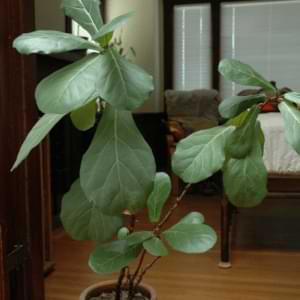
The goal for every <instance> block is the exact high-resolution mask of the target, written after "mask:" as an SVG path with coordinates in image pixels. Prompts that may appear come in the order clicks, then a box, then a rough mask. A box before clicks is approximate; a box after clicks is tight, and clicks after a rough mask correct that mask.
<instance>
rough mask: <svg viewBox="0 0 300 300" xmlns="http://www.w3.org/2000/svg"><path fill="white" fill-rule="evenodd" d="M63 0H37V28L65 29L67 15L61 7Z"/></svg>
mask: <svg viewBox="0 0 300 300" xmlns="http://www.w3.org/2000/svg"><path fill="white" fill-rule="evenodd" d="M61 2H62V0H35V25H36V29H52V30H60V31H65V17H64V14H63V11H62V9H61V8H60V6H61Z"/></svg>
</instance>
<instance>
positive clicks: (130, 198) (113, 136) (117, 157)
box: [80, 106, 155, 215]
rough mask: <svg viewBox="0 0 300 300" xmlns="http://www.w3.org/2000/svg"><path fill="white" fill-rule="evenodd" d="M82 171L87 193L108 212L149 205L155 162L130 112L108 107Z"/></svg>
mask: <svg viewBox="0 0 300 300" xmlns="http://www.w3.org/2000/svg"><path fill="white" fill-rule="evenodd" d="M80 174H81V175H80V178H81V185H82V187H83V189H84V191H85V194H86V195H87V196H88V198H89V199H90V200H94V201H96V202H97V204H98V205H99V207H101V209H103V211H105V212H106V213H107V214H112V215H114V214H118V213H120V212H122V211H123V210H124V209H129V210H130V211H131V212H132V213H135V212H137V211H138V210H139V209H141V208H144V207H145V205H146V201H147V198H148V196H149V194H150V192H151V190H152V186H153V180H154V176H155V161H154V157H153V154H152V151H151V149H150V147H149V146H148V145H147V144H146V142H145V141H144V139H143V137H142V136H141V134H140V132H139V131H138V129H137V128H136V125H135V123H134V121H133V118H132V115H131V113H130V112H128V111H118V110H115V109H113V108H112V107H111V106H107V107H106V109H105V111H104V114H103V118H102V120H101V122H100V124H99V127H98V129H97V132H96V134H95V137H94V139H93V142H92V144H91V146H90V148H89V150H88V151H87V152H86V154H85V155H84V157H83V161H82V164H81V170H80Z"/></svg>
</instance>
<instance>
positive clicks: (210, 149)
mask: <svg viewBox="0 0 300 300" xmlns="http://www.w3.org/2000/svg"><path fill="white" fill-rule="evenodd" d="M234 130H235V128H234V127H233V126H226V127H225V126H220V127H215V128H211V129H207V130H201V131H198V132H196V133H193V134H192V135H190V136H189V137H187V138H186V139H183V140H182V141H180V142H179V143H178V144H177V147H176V152H175V155H174V156H173V160H172V169H173V171H174V173H175V174H177V175H178V176H179V177H180V178H181V179H182V180H183V181H185V182H188V183H196V182H199V181H202V180H204V179H206V178H208V177H210V176H211V175H213V174H214V173H215V172H217V171H219V170H220V169H221V168H222V167H223V164H224V161H225V143H226V140H227V138H228V136H229V135H230V134H231V133H232V132H233V131H234Z"/></svg>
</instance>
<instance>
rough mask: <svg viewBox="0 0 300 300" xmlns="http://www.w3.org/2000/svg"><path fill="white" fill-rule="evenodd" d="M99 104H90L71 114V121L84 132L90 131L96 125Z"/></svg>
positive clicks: (93, 102) (94, 102)
mask: <svg viewBox="0 0 300 300" xmlns="http://www.w3.org/2000/svg"><path fill="white" fill-rule="evenodd" d="M96 113H97V103H96V101H92V102H89V103H88V104H86V105H85V106H82V107H80V108H78V109H77V110H74V111H72V112H71V115H70V117H71V120H72V123H73V125H74V126H75V127H76V128H77V129H79V130H82V131H86V130H89V129H90V128H92V127H93V126H94V125H95V123H96Z"/></svg>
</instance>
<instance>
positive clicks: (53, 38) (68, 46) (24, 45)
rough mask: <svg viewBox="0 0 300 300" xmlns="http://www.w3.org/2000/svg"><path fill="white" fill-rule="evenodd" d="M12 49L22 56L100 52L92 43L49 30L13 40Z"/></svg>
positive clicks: (23, 35) (26, 34)
mask: <svg viewBox="0 0 300 300" xmlns="http://www.w3.org/2000/svg"><path fill="white" fill-rule="evenodd" d="M13 47H14V48H16V49H17V50H18V52H19V53H22V54H33V53H41V54H51V53H61V52H67V51H71V50H77V49H93V50H100V49H99V46H98V45H97V44H95V43H93V42H89V41H87V40H85V39H82V38H80V37H78V36H74V35H72V34H69V33H64V32H60V31H51V30H39V31H34V32H31V33H24V34H22V35H20V36H19V37H18V38H16V39H15V40H14V43H13Z"/></svg>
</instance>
